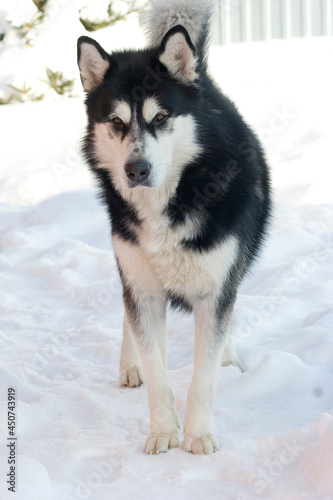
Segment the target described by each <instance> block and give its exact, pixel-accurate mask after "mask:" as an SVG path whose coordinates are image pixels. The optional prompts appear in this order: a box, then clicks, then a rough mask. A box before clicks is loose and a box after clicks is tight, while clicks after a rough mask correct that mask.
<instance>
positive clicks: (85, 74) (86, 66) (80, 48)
mask: <svg viewBox="0 0 333 500" xmlns="http://www.w3.org/2000/svg"><path fill="white" fill-rule="evenodd" d="M77 63H78V66H79V69H80V77H81V82H82V86H83V88H84V90H85V91H86V92H91V91H92V90H94V89H95V88H96V87H98V85H99V84H100V83H102V81H103V78H104V76H105V73H106V72H107V70H108V69H109V67H110V57H109V55H108V54H107V52H105V50H104V49H102V47H101V46H100V45H99V43H97V42H96V41H95V40H93V39H92V38H89V37H88V36H81V37H80V38H79V39H78V41H77Z"/></svg>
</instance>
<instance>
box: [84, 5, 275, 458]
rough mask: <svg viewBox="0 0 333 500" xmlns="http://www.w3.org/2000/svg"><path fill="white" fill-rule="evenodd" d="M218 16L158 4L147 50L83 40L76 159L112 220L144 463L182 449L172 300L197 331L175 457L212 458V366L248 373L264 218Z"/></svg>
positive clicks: (258, 154)
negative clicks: (249, 310)
mask: <svg viewBox="0 0 333 500" xmlns="http://www.w3.org/2000/svg"><path fill="white" fill-rule="evenodd" d="M212 16H213V1H211V0H153V1H151V2H150V6H149V10H148V12H147V14H146V19H145V22H146V27H147V32H148V36H149V42H148V44H147V47H146V48H144V49H142V50H125V51H116V52H113V53H111V54H108V53H107V52H106V51H105V50H104V49H103V48H102V47H101V46H100V45H99V44H98V43H97V42H96V41H95V40H93V39H91V38H89V37H86V36H82V37H80V38H79V40H78V66H79V70H80V77H81V81H82V85H83V88H84V90H85V92H86V100H85V105H86V110H87V117H88V126H87V132H86V135H85V137H84V139H83V146H82V151H83V154H84V157H85V160H86V162H87V163H88V165H89V167H90V169H91V171H92V172H93V174H94V176H95V177H96V179H97V182H98V185H99V189H100V193H101V196H102V199H103V201H104V203H105V206H106V209H107V212H108V215H109V218H110V223H111V235H112V242H113V248H114V251H115V256H116V261H117V266H118V270H119V275H120V278H121V282H122V286H123V301H124V310H125V313H124V324H123V341H122V347H121V359H120V385H121V386H128V387H136V386H139V385H141V384H142V382H143V381H144V378H145V381H146V383H147V389H148V402H149V408H150V434H149V436H148V438H147V441H146V444H145V452H146V453H150V454H158V453H161V452H166V451H168V450H169V449H170V448H175V447H178V446H180V437H179V430H180V424H179V419H178V415H177V413H176V411H175V406H174V402H175V398H174V394H173V390H172V387H171V385H170V382H169V379H168V373H167V355H166V326H165V323H166V308H167V304H168V303H169V304H171V307H175V308H180V309H182V310H184V311H189V312H190V311H192V312H193V315H194V321H195V347H194V372H193V378H192V381H191V384H190V387H189V391H188V396H187V412H186V417H185V421H184V442H183V449H184V450H185V451H187V452H192V453H194V454H210V453H213V452H215V451H216V450H217V449H218V441H217V439H216V437H215V434H214V427H213V401H214V390H215V381H216V376H217V370H218V367H219V365H221V364H222V365H228V364H233V365H235V366H238V367H239V368H240V369H241V370H243V366H242V364H241V362H240V361H239V359H238V357H237V354H236V351H235V347H234V343H233V338H232V332H231V323H232V314H233V306H234V303H235V300H236V295H237V288H238V285H239V283H240V282H241V280H242V278H243V277H244V275H245V274H246V272H247V271H248V269H249V268H250V266H251V264H252V262H253V261H254V260H255V258H256V257H257V256H258V253H259V250H260V248H261V247H262V243H263V241H264V238H265V236H266V234H267V228H268V226H269V224H268V223H269V218H270V212H271V194H270V193H271V188H270V178H269V169H268V167H267V164H266V161H265V156H264V153H263V150H262V148H261V146H260V143H259V141H258V139H257V137H256V136H255V134H254V133H253V131H252V130H251V129H250V128H249V126H248V125H247V124H246V123H245V122H244V120H243V118H242V117H241V116H240V114H239V112H238V111H237V109H236V107H235V106H234V104H233V103H232V102H231V101H230V100H229V98H227V97H226V96H225V95H223V93H222V92H221V90H220V89H219V88H218V87H217V85H216V84H215V83H214V82H213V80H212V78H211V77H210V76H209V72H208V63H207V54H208V47H209V37H210V30H211V20H212ZM237 64H241V63H240V62H237ZM244 77H245V78H246V75H244Z"/></svg>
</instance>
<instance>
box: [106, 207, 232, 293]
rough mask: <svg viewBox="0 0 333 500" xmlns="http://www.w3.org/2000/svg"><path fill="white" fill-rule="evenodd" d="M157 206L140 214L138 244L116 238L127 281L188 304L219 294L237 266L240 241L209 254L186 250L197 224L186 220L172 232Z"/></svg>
mask: <svg viewBox="0 0 333 500" xmlns="http://www.w3.org/2000/svg"><path fill="white" fill-rule="evenodd" d="M156 206H158V205H156V203H153V206H151V205H150V204H149V203H146V204H145V206H144V207H143V206H142V207H141V210H139V216H140V218H141V220H143V223H142V226H141V227H140V229H139V231H138V243H139V244H130V243H127V242H124V241H123V240H122V239H121V238H119V237H117V236H115V237H114V248H115V252H116V255H117V258H118V261H119V264H120V266H121V268H122V271H123V272H124V273H125V276H126V279H127V280H128V281H129V282H130V283H132V284H133V286H134V287H135V289H138V288H139V289H140V290H141V291H142V292H144V291H145V293H153V294H155V293H160V292H162V291H163V292H173V293H174V294H176V295H181V296H184V297H186V298H187V299H189V300H191V299H195V298H196V297H203V296H206V295H210V294H212V295H215V294H218V293H219V290H220V289H221V285H222V283H223V281H224V280H225V278H226V276H227V273H228V271H229V269H230V267H231V266H232V264H233V263H234V262H235V259H236V256H237V247H238V242H237V239H236V238H235V237H233V236H230V237H229V238H227V239H226V240H225V241H224V242H223V243H221V244H219V245H217V246H216V247H214V248H213V249H211V250H208V251H201V252H200V251H198V250H192V249H187V248H184V246H183V244H182V242H183V240H184V239H185V238H186V239H187V238H191V237H193V236H194V235H195V233H196V229H197V225H198V221H196V222H193V221H191V220H185V222H184V223H183V224H181V225H178V226H176V227H175V228H173V227H171V226H170V223H169V219H168V217H167V216H165V215H163V214H162V213H161V208H159V210H156ZM160 206H161V205H160ZM202 223H204V221H203V222H202Z"/></svg>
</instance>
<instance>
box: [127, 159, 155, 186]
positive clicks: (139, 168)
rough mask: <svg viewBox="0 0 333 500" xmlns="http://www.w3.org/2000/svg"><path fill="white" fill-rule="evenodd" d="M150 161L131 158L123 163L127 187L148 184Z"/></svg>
mask: <svg viewBox="0 0 333 500" xmlns="http://www.w3.org/2000/svg"><path fill="white" fill-rule="evenodd" d="M150 171H151V163H150V162H149V161H148V160H132V161H130V162H128V163H126V165H125V173H126V176H127V179H128V181H129V187H130V188H134V187H136V186H149V180H148V178H149V174H150Z"/></svg>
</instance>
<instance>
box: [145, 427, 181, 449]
mask: <svg viewBox="0 0 333 500" xmlns="http://www.w3.org/2000/svg"><path fill="white" fill-rule="evenodd" d="M179 445H180V442H179V432H178V431H175V432H170V433H168V434H149V436H148V438H147V441H146V445H145V453H149V454H150V455H158V454H159V453H166V452H167V451H168V450H169V449H170V448H178V446H179Z"/></svg>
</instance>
